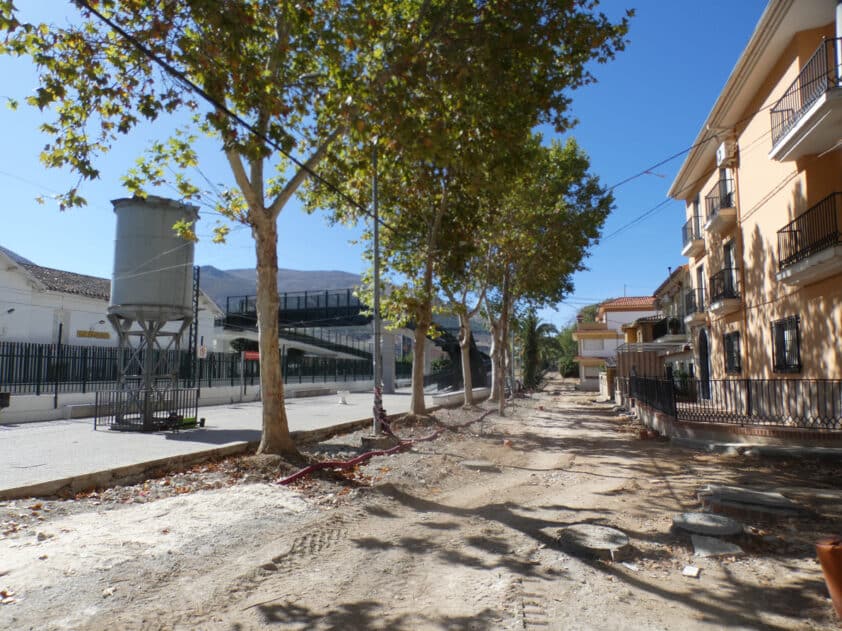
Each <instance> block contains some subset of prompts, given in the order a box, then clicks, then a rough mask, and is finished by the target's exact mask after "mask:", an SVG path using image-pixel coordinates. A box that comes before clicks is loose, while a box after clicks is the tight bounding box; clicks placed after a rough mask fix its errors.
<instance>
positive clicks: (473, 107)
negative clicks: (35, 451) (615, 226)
mask: <svg viewBox="0 0 842 631" xmlns="http://www.w3.org/2000/svg"><path fill="white" fill-rule="evenodd" d="M75 4H76V5H77V6H78V7H79V8H80V17H79V19H78V20H71V21H70V22H68V23H67V24H65V25H62V26H57V25H54V24H35V23H28V22H26V20H25V19H24V18H23V17H22V16H21V14H20V12H19V11H18V10H17V9H16V7H15V6H14V3H13V2H12V0H0V53H2V54H10V55H16V56H21V57H28V58H30V59H31V60H32V61H33V62H34V64H35V66H36V67H37V69H38V87H37V89H36V91H35V93H34V94H33V96H32V97H30V98H29V99H28V100H27V102H28V104H29V105H32V106H34V107H37V108H39V109H41V110H45V111H49V112H51V113H52V117H53V119H52V121H51V122H48V123H45V124H44V125H42V127H41V129H42V131H43V132H44V134H45V135H46V136H47V138H48V142H47V144H46V145H45V147H44V150H43V152H42V154H41V159H42V162H43V163H44V164H45V165H47V166H48V167H54V168H67V169H70V170H72V171H73V172H75V173H77V174H78V176H79V182H80V184H81V183H82V182H83V181H85V180H94V179H96V178H98V177H99V175H100V171H99V166H98V165H99V163H100V161H101V160H102V157H103V155H104V154H106V153H107V152H108V151H109V150H110V149H111V147H112V146H113V145H114V144H115V143H116V142H118V140H119V138H120V137H122V136H125V135H129V134H133V135H136V134H138V133H140V131H141V130H143V133H144V134H147V133H149V132H148V129H147V127H145V126H142V125H144V124H147V123H153V122H155V121H158V120H159V119H162V118H167V119H168V120H170V123H172V121H173V120H174V121H176V122H177V123H178V124H179V129H178V130H177V132H176V133H174V134H173V135H171V136H170V137H169V138H160V137H155V138H154V139H153V141H152V142H151V144H150V146H149V152H148V153H147V155H146V156H144V157H141V158H140V159H139V160H138V163H137V164H136V165H135V166H134V167H133V168H131V169H129V170H128V172H127V174H126V176H125V178H124V185H125V186H126V188H127V189H128V190H129V191H131V192H134V193H136V194H140V195H144V194H146V193H147V192H148V191H149V190H150V189H154V188H156V187H158V186H161V185H162V184H164V183H169V184H171V185H173V186H175V187H176V189H177V190H178V191H179V195H180V196H181V198H182V199H183V200H201V201H204V202H205V203H207V199H208V196H209V195H210V193H209V191H208V190H206V187H204V186H203V185H202V183H201V181H199V182H197V178H196V173H195V170H194V168H195V166H196V165H197V164H198V162H199V160H200V156H199V155H198V154H197V153H196V149H195V139H196V138H197V137H198V136H199V135H201V134H204V135H207V136H210V137H212V138H214V139H215V140H216V141H217V142H218V145H219V147H220V149H221V151H222V153H223V154H224V156H225V159H226V161H227V163H228V165H229V166H230V170H231V181H230V184H229V185H227V186H224V187H223V188H221V189H220V190H216V191H214V193H213V195H212V205H213V207H214V208H215V210H216V211H217V212H218V213H220V215H222V216H223V217H225V218H227V219H228V220H230V221H234V222H240V223H242V224H244V225H246V226H248V227H249V228H250V229H251V232H252V235H253V237H254V240H255V253H256V258H257V270H258V271H257V274H258V283H257V287H258V289H257V292H258V295H257V301H256V302H257V318H258V330H259V338H260V357H261V391H262V395H263V403H264V411H263V438H262V441H261V446H260V450H261V451H270V452H275V453H281V452H285V453H294V452H295V447H294V444H293V443H292V441H291V440H290V437H289V432H288V427H287V423H286V415H285V411H284V393H283V385H282V379H281V375H280V361H279V347H278V322H277V318H278V290H277V284H276V279H277V267H278V252H277V242H278V241H277V223H276V222H277V217H278V215H279V213H280V212H281V211H282V209H283V208H284V207H285V206H286V204H287V202H288V201H289V200H290V198H291V197H292V196H293V195H294V194H296V192H297V191H298V189H299V187H300V186H301V184H302V183H303V182H305V180H307V179H308V178H313V179H314V180H315V183H318V190H319V191H321V193H322V194H325V195H326V196H327V199H326V200H325V202H326V203H331V205H332V206H333V207H334V209H335V210H337V212H339V213H340V214H339V215H337V217H338V218H339V219H343V220H355V219H360V218H361V217H363V216H365V214H367V211H366V209H365V205H364V204H363V203H361V202H360V200H361V199H367V198H368V195H367V194H365V193H366V192H367V182H368V180H369V178H368V177H367V170H368V166H367V165H368V162H367V156H368V147H369V146H370V143H371V142H372V141H373V140H374V138H379V139H380V144H381V146H382V150H383V152H384V161H385V163H386V164H391V165H392V169H393V174H392V175H393V176H394V177H392V178H391V183H390V185H391V187H392V190H391V191H385V190H384V195H385V197H386V198H387V199H390V200H392V201H391V202H390V203H389V204H388V206H387V207H386V208H385V210H386V212H385V213H384V216H385V219H386V221H387V222H388V223H389V224H390V225H394V226H395V227H396V230H395V232H394V237H393V241H392V242H391V243H390V244H388V246H389V252H390V253H391V257H392V259H391V262H390V264H391V265H392V266H393V268H395V269H398V268H399V267H400V266H401V265H402V262H406V267H407V268H410V267H412V266H413V265H416V262H417V261H418V260H420V259H419V258H418V252H419V249H418V248H419V247H421V248H426V249H425V250H424V252H425V254H426V262H425V265H426V266H428V267H429V266H431V265H432V263H431V262H430V261H431V260H432V259H434V258H435V257H438V256H439V255H440V254H441V252H443V251H445V250H444V249H443V248H445V246H444V245H443V243H444V242H443V241H440V239H447V240H449V242H451V243H453V244H457V243H458V242H459V241H458V239H459V237H460V236H461V234H460V231H465V230H466V227H465V226H466V225H467V224H466V222H465V215H464V214H461V215H460V214H457V213H454V212H452V208H455V207H457V205H456V204H455V203H454V200H458V199H460V197H462V196H464V195H468V194H470V193H469V192H470V190H471V188H472V187H473V190H476V187H477V186H479V185H483V184H486V183H488V182H489V181H493V180H494V179H495V173H498V172H499V171H495V169H500V168H501V165H502V164H503V162H502V161H501V155H503V154H504V153H505V152H506V151H510V150H511V149H512V148H517V147H519V146H520V145H522V144H523V143H524V142H525V139H526V138H527V137H528V134H529V130H530V129H531V128H532V127H534V126H535V125H538V124H541V123H549V124H551V125H552V126H553V127H554V128H555V129H556V130H557V131H564V130H566V129H567V128H568V127H570V126H571V124H572V123H573V122H574V121H573V120H572V119H571V117H570V115H569V112H568V105H569V104H570V98H571V96H570V90H571V89H575V88H577V87H580V86H582V85H585V84H587V83H589V82H591V81H593V80H594V77H593V75H592V74H591V71H590V70H591V67H592V66H591V65H590V63H589V62H591V61H594V60H595V61H598V62H605V61H608V60H610V59H611V58H612V57H613V56H614V54H615V52H616V51H618V50H621V49H622V48H623V47H624V45H625V35H626V32H627V28H628V16H627V17H624V18H622V19H621V20H619V21H617V22H612V21H611V20H609V19H608V18H607V17H606V16H605V15H604V14H602V13H599V12H597V11H596V7H597V5H598V3H597V2H595V1H594V0H539V1H537V2H536V1H535V0H497V1H492V2H474V1H470V0H361V1H360V2H353V3H351V2H341V1H339V0H313V1H311V2H290V1H284V0H281V1H278V0H225V1H224V2H220V1H219V0H172V1H170V2H148V1H147V0H76V1H75ZM164 135H166V134H164ZM153 137H154V133H153ZM574 153H575V152H574ZM294 154H298V155H302V156H304V157H302V158H293V157H291V156H293V155H294ZM572 155H573V154H571V156H572ZM327 157H332V158H333V159H334V167H333V168H331V169H324V168H323V167H324V166H325V162H324V161H325V159H326V158H327ZM317 167H319V168H320V172H321V170H324V172H325V173H327V174H328V175H331V174H335V175H337V176H338V175H339V174H344V177H342V178H339V177H336V178H334V179H330V178H328V177H323V176H322V175H317V174H316V173H315V169H316V168H317ZM338 182H342V186H341V187H340V186H337V185H336V183H338ZM442 183H444V184H445V185H442ZM436 190H438V191H440V193H439V194H436V193H433V191H436ZM531 190H535V189H534V187H533V189H531ZM325 191H327V193H325ZM402 193H403V194H402ZM331 196H333V197H332V199H331ZM60 203H61V207H62V208H69V207H72V206H78V205H83V204H84V203H85V199H84V197H83V195H82V193H81V192H80V187H79V186H75V187H73V188H71V189H70V190H68V191H66V192H65V193H64V194H62V195H61V197H60ZM340 209H341V210H340ZM432 209H437V210H432ZM342 213H344V214H342ZM431 217H432V221H431V220H430V218H431ZM177 229H178V230H179V231H180V232H181V234H182V235H183V236H185V238H192V239H195V238H196V232H195V227H194V226H192V225H189V224H182V225H179V226H177ZM228 230H229V227H228V224H227V223H224V222H223V223H220V224H219V225H218V226H217V229H216V231H217V232H216V238H217V239H218V240H224V237H225V234H226V232H227V231H228ZM431 230H432V231H433V233H434V234H435V235H436V238H435V239H432V240H431V239H429V238H425V236H426V237H429V235H430V234H431ZM431 243H432V244H433V245H430V244H431ZM576 243H579V244H581V240H579V241H576V242H575V243H571V244H570V245H569V247H570V248H574V247H576ZM561 245H563V244H561ZM448 248H449V249H448V251H455V248H454V247H449V246H448ZM533 271H534V272H535V273H536V274H538V275H539V276H540V277H541V278H542V279H543V280H541V281H539V280H538V279H537V278H536V279H535V281H534V283H533V284H535V288H536V289H534V290H533V289H530V288H529V283H530V282H532V281H527V280H526V279H527V276H526V275H525V274H522V275H521V276H522V278H523V280H522V281H519V282H522V283H524V289H523V292H524V295H526V294H529V292H530V291H532V292H533V293H534V292H535V291H537V287H538V285H539V284H540V283H541V282H547V279H546V275H545V274H541V273H540V270H538V269H537V268H535V269H534V270H533ZM560 271H561V272H564V271H565V270H564V269H562V270H560ZM428 272H429V273H428ZM431 274H432V271H430V270H428V269H425V272H424V274H423V283H422V284H421V286H420V287H421V293H420V294H418V292H415V293H414V295H415V296H416V297H415V298H412V299H413V300H416V299H417V296H419V295H420V300H421V301H422V302H423V303H425V304H424V308H423V310H422V311H425V312H426V310H428V305H429V301H430V300H431V293H432V292H431V289H430V287H431V283H430V281H429V280H428V279H429V278H430V277H431Z"/></svg>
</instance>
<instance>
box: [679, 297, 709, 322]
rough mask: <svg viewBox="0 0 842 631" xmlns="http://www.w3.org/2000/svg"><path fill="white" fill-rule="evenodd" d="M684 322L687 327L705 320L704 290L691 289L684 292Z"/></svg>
mask: <svg viewBox="0 0 842 631" xmlns="http://www.w3.org/2000/svg"><path fill="white" fill-rule="evenodd" d="M684 313H686V314H687V315H685V316H684V324H686V325H687V326H688V327H693V326H700V325H702V324H704V323H705V321H706V320H707V318H706V316H705V290H704V289H691V290H690V291H688V292H687V293H686V294H684Z"/></svg>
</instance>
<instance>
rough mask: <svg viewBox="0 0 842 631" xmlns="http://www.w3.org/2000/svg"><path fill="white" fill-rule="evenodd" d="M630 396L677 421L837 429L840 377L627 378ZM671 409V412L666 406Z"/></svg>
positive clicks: (841, 411) (841, 414)
mask: <svg viewBox="0 0 842 631" xmlns="http://www.w3.org/2000/svg"><path fill="white" fill-rule="evenodd" d="M629 390H630V396H633V397H635V398H636V399H638V400H640V401H641V402H642V403H645V404H647V405H650V406H651V407H653V408H655V409H657V410H660V411H662V412H665V413H667V414H671V415H672V416H674V417H675V418H677V419H678V420H681V421H693V422H698V423H716V424H728V425H742V426H775V427H794V428H800V429H814V430H839V429H842V380H833V379H712V380H708V381H702V380H698V379H696V380H686V379H685V380H683V381H682V383H681V384H677V383H674V382H673V381H670V380H666V379H650V378H645V377H630V378H629ZM671 410H672V411H671Z"/></svg>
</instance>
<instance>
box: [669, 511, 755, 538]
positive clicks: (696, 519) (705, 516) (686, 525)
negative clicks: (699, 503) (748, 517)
mask: <svg viewBox="0 0 842 631" xmlns="http://www.w3.org/2000/svg"><path fill="white" fill-rule="evenodd" d="M672 525H673V526H675V527H676V528H680V529H681V530H686V531H687V532H694V533H696V534H699V535H714V536H719V537H727V536H729V535H737V534H740V533H741V532H742V531H743V525H742V524H741V523H740V522H738V521H736V520H735V519H731V518H730V517H725V516H723V515H711V514H710V513H682V514H680V515H676V516H675V517H673V518H672Z"/></svg>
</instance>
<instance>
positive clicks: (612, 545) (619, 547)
mask: <svg viewBox="0 0 842 631" xmlns="http://www.w3.org/2000/svg"><path fill="white" fill-rule="evenodd" d="M558 542H559V545H561V547H562V548H564V549H566V550H567V551H569V552H571V553H573V554H583V553H584V554H586V555H587V556H593V557H597V558H602V559H611V560H613V561H619V560H620V559H619V557H620V555H621V554H623V553H624V552H625V551H626V550H628V549H629V538H628V536H627V535H626V533H624V532H622V531H621V530H617V529H616V528H611V527H609V526H600V525H598V524H573V525H572V526H569V527H567V528H562V529H561V530H559V532H558Z"/></svg>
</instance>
